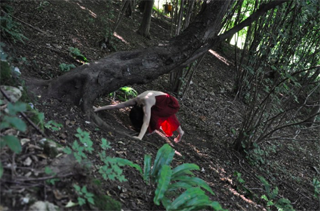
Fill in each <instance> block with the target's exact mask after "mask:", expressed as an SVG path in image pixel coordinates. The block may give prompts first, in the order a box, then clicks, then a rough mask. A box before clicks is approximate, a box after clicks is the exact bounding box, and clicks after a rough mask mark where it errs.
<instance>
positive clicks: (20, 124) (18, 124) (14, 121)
mask: <svg viewBox="0 0 320 211" xmlns="http://www.w3.org/2000/svg"><path fill="white" fill-rule="evenodd" d="M3 120H4V121H6V122H8V123H9V124H10V125H11V126H12V127H14V128H16V129H18V130H20V131H22V132H24V131H26V129H27V125H26V123H24V121H22V120H21V119H20V118H18V117H10V116H5V117H4V118H3Z"/></svg>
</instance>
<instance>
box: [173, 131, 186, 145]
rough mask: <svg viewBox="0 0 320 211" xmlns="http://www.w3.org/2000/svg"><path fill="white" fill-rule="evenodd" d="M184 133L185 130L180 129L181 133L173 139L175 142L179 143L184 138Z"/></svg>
mask: <svg viewBox="0 0 320 211" xmlns="http://www.w3.org/2000/svg"><path fill="white" fill-rule="evenodd" d="M183 134H184V131H183V130H180V133H179V135H178V136H177V137H176V138H175V139H174V140H173V141H174V142H175V143H179V142H180V141H181V139H182V136H183Z"/></svg>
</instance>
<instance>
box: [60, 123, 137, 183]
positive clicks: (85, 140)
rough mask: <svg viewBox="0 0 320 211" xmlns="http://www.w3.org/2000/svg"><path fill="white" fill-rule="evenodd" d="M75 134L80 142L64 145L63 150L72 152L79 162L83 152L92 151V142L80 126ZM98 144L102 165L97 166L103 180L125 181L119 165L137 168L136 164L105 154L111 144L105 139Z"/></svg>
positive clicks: (84, 157)
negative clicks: (68, 145) (69, 145)
mask: <svg viewBox="0 0 320 211" xmlns="http://www.w3.org/2000/svg"><path fill="white" fill-rule="evenodd" d="M75 136H76V137H77V138H78V139H79V142H80V143H79V142H78V141H77V140H75V141H74V142H73V144H72V146H71V148H70V147H66V148H65V149H64V152H65V153H67V154H73V155H74V157H75V158H76V160H77V161H78V162H79V163H81V162H82V160H83V159H86V158H87V155H86V154H85V152H87V153H89V154H91V153H92V152H93V148H92V146H93V142H92V141H91V139H90V135H89V133H88V132H86V131H82V130H81V129H80V128H78V129H77V134H76V135H75ZM100 146H101V148H102V151H101V152H100V153H98V154H99V157H100V159H101V161H102V162H103V163H104V165H102V166H100V167H99V173H100V174H101V175H102V177H103V178H104V179H105V180H107V179H110V180H118V181H120V182H123V181H126V178H125V177H124V175H123V174H122V169H121V168H120V167H121V166H124V165H130V166H133V167H136V168H137V166H138V165H136V164H134V163H132V162H131V161H129V160H126V159H122V158H114V157H109V156H107V154H106V152H105V150H107V149H110V148H111V146H110V143H109V142H108V141H107V140H106V139H102V140H101V144H100ZM138 167H139V166H138Z"/></svg>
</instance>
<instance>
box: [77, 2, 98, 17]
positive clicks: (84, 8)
mask: <svg viewBox="0 0 320 211" xmlns="http://www.w3.org/2000/svg"><path fill="white" fill-rule="evenodd" d="M77 5H78V6H79V7H80V8H81V9H83V10H87V11H88V12H89V14H90V15H91V16H92V17H94V18H97V14H96V13H94V12H92V11H91V10H89V9H88V8H86V7H84V6H81V5H80V4H79V3H77Z"/></svg>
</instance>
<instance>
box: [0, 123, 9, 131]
mask: <svg viewBox="0 0 320 211" xmlns="http://www.w3.org/2000/svg"><path fill="white" fill-rule="evenodd" d="M8 127H10V125H9V123H8V122H1V123H0V130H2V129H4V128H8Z"/></svg>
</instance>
